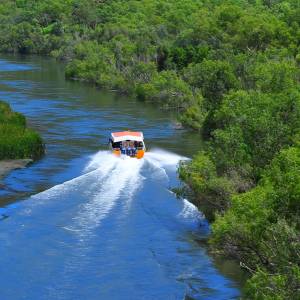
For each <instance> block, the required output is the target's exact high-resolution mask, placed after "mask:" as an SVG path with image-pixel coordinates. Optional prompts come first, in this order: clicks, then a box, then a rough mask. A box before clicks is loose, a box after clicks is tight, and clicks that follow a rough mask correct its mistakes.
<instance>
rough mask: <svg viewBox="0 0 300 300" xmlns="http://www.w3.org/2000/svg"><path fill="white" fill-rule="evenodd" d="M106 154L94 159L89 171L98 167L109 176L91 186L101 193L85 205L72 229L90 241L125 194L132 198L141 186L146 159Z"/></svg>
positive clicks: (97, 193)
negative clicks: (140, 174)
mask: <svg viewBox="0 0 300 300" xmlns="http://www.w3.org/2000/svg"><path fill="white" fill-rule="evenodd" d="M102 152H103V151H101V152H99V153H97V154H96V155H95V156H94V157H93V159H92V160H91V162H90V163H89V164H88V166H87V168H86V170H89V169H91V168H96V167H98V169H97V170H101V171H102V172H105V176H104V177H102V180H100V181H98V182H94V183H93V185H92V186H90V187H88V188H89V189H94V190H97V192H96V193H95V194H94V195H93V197H92V198H90V199H88V201H87V202H86V203H83V204H82V205H81V207H80V210H79V212H78V214H77V215H76V216H75V217H74V218H73V220H74V225H72V226H71V230H73V231H75V232H78V233H79V235H80V237H81V238H87V237H88V236H89V233H92V230H93V229H95V228H96V227H98V226H99V225H100V223H101V221H102V220H103V219H104V218H105V217H106V216H107V215H108V214H109V212H110V211H111V210H112V209H113V207H114V206H115V204H116V202H117V201H118V199H119V198H121V196H122V193H123V194H124V197H122V198H127V199H128V197H129V198H130V199H131V198H132V197H133V195H134V192H135V191H136V189H137V188H138V187H139V184H140V182H139V180H138V178H139V173H140V169H141V167H142V165H143V160H136V159H132V158H129V157H125V158H116V157H113V156H112V155H111V154H110V155H108V156H106V154H105V153H102ZM103 154H104V155H103ZM101 157H102V159H101ZM97 186H98V189H97V188H96V187H97Z"/></svg>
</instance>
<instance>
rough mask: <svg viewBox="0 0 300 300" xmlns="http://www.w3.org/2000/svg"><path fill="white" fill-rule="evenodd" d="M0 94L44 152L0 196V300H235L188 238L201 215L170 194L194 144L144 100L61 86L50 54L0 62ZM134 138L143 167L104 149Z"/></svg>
mask: <svg viewBox="0 0 300 300" xmlns="http://www.w3.org/2000/svg"><path fill="white" fill-rule="evenodd" d="M0 99H1V100H5V101H7V102H9V103H10V105H11V106H12V108H13V109H14V110H16V111H19V112H22V113H24V114H25V115H26V117H27V118H28V122H29V125H30V126H31V127H33V128H35V129H36V130H38V131H39V132H40V133H41V135H42V136H43V139H44V141H45V143H46V149H47V153H46V155H45V156H44V157H43V158H42V159H40V160H39V161H37V162H35V163H34V164H32V165H31V166H29V167H28V168H26V169H22V170H15V171H13V172H12V173H11V174H10V175H9V176H8V177H6V179H5V182H4V183H5V188H2V189H1V190H0V197H1V199H0V265H1V269H0V287H1V289H0V299H1V300H6V299H7V300H8V299H14V300H18V299H30V300H32V299H39V300H40V299H70V300H71V299H72V300H74V299H132V300H134V299H164V300H165V299H214V300H215V299H237V298H238V297H239V296H240V289H239V287H240V283H239V280H238V278H239V273H238V269H237V268H236V267H235V266H233V265H232V264H231V263H230V262H225V263H223V264H220V263H217V262H216V261H214V260H213V259H212V258H211V257H209V256H208V254H207V252H206V249H205V247H203V245H202V246H201V243H200V242H199V241H201V240H203V239H205V238H206V237H207V235H208V234H209V230H210V229H209V224H208V223H207V221H206V220H205V218H204V216H203V215H202V214H201V213H200V212H199V211H198V210H197V209H196V208H195V207H194V206H193V205H192V204H190V203H189V202H188V201H187V200H185V199H177V198H176V196H175V195H174V194H173V193H172V192H171V191H170V188H171V187H176V186H178V185H179V184H180V182H179V181H178V179H177V174H176V167H177V165H178V163H179V161H180V160H184V159H187V158H189V157H191V155H192V154H193V153H194V152H195V149H199V148H200V147H201V141H200V138H199V136H198V135H197V134H195V133H190V132H188V131H185V130H176V129H175V126H174V122H175V116H174V115H172V113H168V112H165V111H160V110H159V109H157V107H156V106H155V105H150V104H146V103H141V102H136V101H135V100H132V99H130V98H126V97H123V96H120V95H117V94H116V93H113V92H111V93H109V92H103V91H101V90H99V89H97V88H96V87H93V86H89V85H85V84H82V83H80V82H70V81H66V80H65V78H64V71H63V65H62V64H60V63H57V62H55V61H54V60H53V59H50V58H42V57H34V56H32V57H14V56H2V58H1V59H0ZM125 129H132V130H141V131H143V132H144V136H145V141H146V145H147V148H148V150H149V151H148V152H147V153H146V156H145V158H144V159H142V160H136V159H130V158H128V159H120V158H116V157H113V156H112V155H111V154H110V153H109V152H108V151H107V139H108V136H109V133H110V132H111V131H119V130H125Z"/></svg>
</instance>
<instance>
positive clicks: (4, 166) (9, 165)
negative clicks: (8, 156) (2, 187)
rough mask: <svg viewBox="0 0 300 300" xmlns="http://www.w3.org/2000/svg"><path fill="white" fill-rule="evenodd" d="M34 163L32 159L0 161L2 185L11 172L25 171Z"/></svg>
mask: <svg viewBox="0 0 300 300" xmlns="http://www.w3.org/2000/svg"><path fill="white" fill-rule="evenodd" d="M32 162H33V160H32V159H12V160H1V161H0V184H1V181H2V180H3V179H4V178H5V176H7V175H8V174H9V173H10V172H11V171H13V170H16V169H24V168H26V167H27V166H28V165H29V164H31V163H32Z"/></svg>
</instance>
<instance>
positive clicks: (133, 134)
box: [111, 131, 144, 143]
mask: <svg viewBox="0 0 300 300" xmlns="http://www.w3.org/2000/svg"><path fill="white" fill-rule="evenodd" d="M111 139H112V141H113V142H114V143H117V142H122V141H128V140H129V141H137V142H143V141H144V135H143V133H142V132H138V131H121V132H112V133H111Z"/></svg>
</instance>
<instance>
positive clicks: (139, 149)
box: [109, 131, 146, 159]
mask: <svg viewBox="0 0 300 300" xmlns="http://www.w3.org/2000/svg"><path fill="white" fill-rule="evenodd" d="M109 143H110V147H111V149H112V152H113V154H114V155H116V156H121V155H126V156H129V157H133V158H137V159H141V158H143V157H144V155H145V151H146V147H145V143H144V136H143V133H142V132H132V131H123V132H113V133H112V134H111V138H110V139H109Z"/></svg>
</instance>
